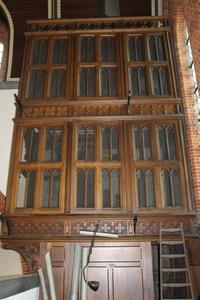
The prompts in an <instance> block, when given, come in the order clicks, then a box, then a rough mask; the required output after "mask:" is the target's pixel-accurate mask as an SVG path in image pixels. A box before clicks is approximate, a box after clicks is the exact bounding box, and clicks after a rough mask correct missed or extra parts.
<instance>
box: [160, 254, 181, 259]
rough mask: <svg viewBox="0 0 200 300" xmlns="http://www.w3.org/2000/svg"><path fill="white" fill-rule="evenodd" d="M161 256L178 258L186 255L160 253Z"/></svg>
mask: <svg viewBox="0 0 200 300" xmlns="http://www.w3.org/2000/svg"><path fill="white" fill-rule="evenodd" d="M161 257H164V258H165V257H169V258H178V257H186V256H185V254H161Z"/></svg>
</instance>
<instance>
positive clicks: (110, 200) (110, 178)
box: [109, 170, 113, 208]
mask: <svg viewBox="0 0 200 300" xmlns="http://www.w3.org/2000/svg"><path fill="white" fill-rule="evenodd" d="M109 189H110V199H109V202H110V203H109V207H110V208H112V204H113V199H112V170H111V171H110V172H109Z"/></svg>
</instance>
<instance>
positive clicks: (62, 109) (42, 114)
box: [22, 103, 181, 118]
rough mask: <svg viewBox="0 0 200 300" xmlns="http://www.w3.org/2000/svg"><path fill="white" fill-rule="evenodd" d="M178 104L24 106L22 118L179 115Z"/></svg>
mask: <svg viewBox="0 0 200 300" xmlns="http://www.w3.org/2000/svg"><path fill="white" fill-rule="evenodd" d="M180 113H181V112H180V104H175V103H171V104H168V103H165V104H160V103H159V104H131V105H130V106H129V109H128V112H127V105H126V104H123V105H122V104H119V105H117V104H116V105H113V104H110V105H84V104H82V105H76V106H75V105H60V106H59V105H55V106H48V104H47V105H45V106H24V108H23V113H22V117H23V118H47V117H48V118H49V117H50V118H56V117H102V116H103V117H107V116H117V117H119V116H123V117H124V116H129V115H130V116H148V115H149V116H153V115H158V116H160V115H165V116H166V115H167V116H170V115H180Z"/></svg>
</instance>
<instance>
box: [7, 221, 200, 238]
mask: <svg viewBox="0 0 200 300" xmlns="http://www.w3.org/2000/svg"><path fill="white" fill-rule="evenodd" d="M179 222H182V223H183V228H184V232H185V234H196V233H197V224H196V220H193V219H190V220H183V221H179V220H178V221H173V220H172V221H163V224H164V225H166V226H168V227H176V226H177V224H178V223H179ZM95 228H96V220H94V219H93V220H92V219H87V220H84V219H82V220H78V221H77V220H69V221H66V220H65V219H64V218H63V219H62V220H59V221H53V220H51V221H48V220H46V221H38V220H35V221H30V220H21V219H19V218H18V219H10V235H11V236H12V237H14V236H23V237H28V236H30V237H34V236H38V235H40V236H49V237H52V236H60V237H63V236H79V235H80V234H79V232H80V230H90V231H94V230H95ZM159 228H160V221H159V220H158V221H151V220H141V221H140V220H139V221H138V222H137V224H136V235H159ZM99 231H101V232H110V233H117V234H119V235H121V236H131V235H134V223H133V220H130V219H128V220H126V219H125V220H119V219H118V220H113V219H112V220H107V219H106V220H100V221H99Z"/></svg>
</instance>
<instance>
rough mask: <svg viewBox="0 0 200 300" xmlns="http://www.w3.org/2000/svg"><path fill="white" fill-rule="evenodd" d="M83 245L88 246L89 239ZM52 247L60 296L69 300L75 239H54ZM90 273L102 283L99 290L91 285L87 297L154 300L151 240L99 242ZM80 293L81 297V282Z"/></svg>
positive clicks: (92, 299)
mask: <svg viewBox="0 0 200 300" xmlns="http://www.w3.org/2000/svg"><path fill="white" fill-rule="evenodd" d="M81 246H82V247H86V248H88V247H89V243H83V244H81ZM48 248H49V249H51V258H52V266H53V272H54V278H55V283H56V292H57V297H58V300H69V299H70V289H71V277H72V270H73V257H74V250H73V249H74V243H55V242H54V243H49V244H48ZM80 275H81V273H80ZM86 277H87V279H88V280H89V281H91V280H95V281H99V283H100V287H99V289H98V291H97V292H94V291H92V290H91V289H89V288H88V297H87V300H153V299H154V293H153V271H152V255H151V243H150V242H123V243H122V242H115V243H111V242H110V243H98V242H96V243H95V246H94V248H93V251H92V255H91V260H90V264H89V266H88V268H87V271H86ZM79 296H80V297H79V300H81V284H80V290H79ZM77 300H78V299H77Z"/></svg>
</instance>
